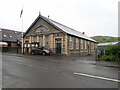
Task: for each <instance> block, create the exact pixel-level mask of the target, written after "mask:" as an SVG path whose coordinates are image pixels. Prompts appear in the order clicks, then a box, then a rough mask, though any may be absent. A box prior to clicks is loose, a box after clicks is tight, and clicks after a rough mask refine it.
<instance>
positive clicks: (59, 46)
mask: <svg viewBox="0 0 120 90" xmlns="http://www.w3.org/2000/svg"><path fill="white" fill-rule="evenodd" d="M55 42H56V53H57V54H61V49H62V48H61V38H57V39H55Z"/></svg>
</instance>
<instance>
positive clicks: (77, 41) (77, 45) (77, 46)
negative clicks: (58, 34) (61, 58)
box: [76, 38, 79, 49]
mask: <svg viewBox="0 0 120 90" xmlns="http://www.w3.org/2000/svg"><path fill="white" fill-rule="evenodd" d="M76 49H79V39H78V38H76Z"/></svg>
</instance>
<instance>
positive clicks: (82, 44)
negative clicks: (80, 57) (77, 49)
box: [81, 39, 84, 49]
mask: <svg viewBox="0 0 120 90" xmlns="http://www.w3.org/2000/svg"><path fill="white" fill-rule="evenodd" d="M83 41H84V40H83V39H81V49H84V43H83Z"/></svg>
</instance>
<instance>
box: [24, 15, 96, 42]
mask: <svg viewBox="0 0 120 90" xmlns="http://www.w3.org/2000/svg"><path fill="white" fill-rule="evenodd" d="M40 18H41V19H43V20H45V21H46V22H48V23H49V24H51V25H52V26H54V27H55V28H57V29H59V30H61V31H63V32H65V33H67V34H70V35H74V36H77V37H80V38H83V39H86V40H89V41H93V42H96V41H95V40H93V39H92V38H90V37H88V36H86V35H84V34H82V33H81V32H79V31H76V30H74V29H72V28H70V27H67V26H65V25H63V24H61V23H58V22H56V21H54V20H51V19H49V18H47V17H44V16H42V15H39V16H38V17H37V19H36V20H35V21H34V22H33V23H32V25H31V26H30V27H29V28H28V30H27V31H26V33H25V34H24V36H25V35H26V34H27V33H28V32H29V30H30V29H31V28H32V26H33V25H34V24H35V23H36V22H37V21H38V20H39V19H40Z"/></svg>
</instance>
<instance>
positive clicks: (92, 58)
mask: <svg viewBox="0 0 120 90" xmlns="http://www.w3.org/2000/svg"><path fill="white" fill-rule="evenodd" d="M3 54H6V55H13V56H18V57H24V56H25V57H29V56H31V55H29V54H15V53H14V54H13V53H3ZM53 56H57V57H67V58H68V57H69V58H73V59H70V60H71V61H76V62H78V63H79V62H80V63H82V62H83V63H88V64H93V65H98V66H103V67H113V68H120V63H118V62H109V61H98V60H95V56H93V55H92V56H89V55H88V56H61V55H53ZM33 57H40V55H34V56H33ZM74 58H75V59H74ZM77 58H79V59H77ZM56 60H58V59H56ZM70 60H69V61H70ZM66 61H67V59H66Z"/></svg>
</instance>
